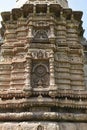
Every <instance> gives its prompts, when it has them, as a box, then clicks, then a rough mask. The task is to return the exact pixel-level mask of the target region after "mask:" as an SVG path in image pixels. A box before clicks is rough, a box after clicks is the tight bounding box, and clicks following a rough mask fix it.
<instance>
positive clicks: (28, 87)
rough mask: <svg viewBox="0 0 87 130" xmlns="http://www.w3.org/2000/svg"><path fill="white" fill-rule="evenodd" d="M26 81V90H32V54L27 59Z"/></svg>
mask: <svg viewBox="0 0 87 130" xmlns="http://www.w3.org/2000/svg"><path fill="white" fill-rule="evenodd" d="M26 60H27V61H26V67H25V72H26V81H25V88H24V90H31V54H30V53H28V56H27V58H26Z"/></svg>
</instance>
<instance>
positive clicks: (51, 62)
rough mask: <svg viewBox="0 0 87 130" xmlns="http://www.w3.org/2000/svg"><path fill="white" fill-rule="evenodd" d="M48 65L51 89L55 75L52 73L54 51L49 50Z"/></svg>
mask: <svg viewBox="0 0 87 130" xmlns="http://www.w3.org/2000/svg"><path fill="white" fill-rule="evenodd" d="M49 66H50V88H51V89H53V87H54V86H55V75H54V52H53V51H51V52H50V59H49Z"/></svg>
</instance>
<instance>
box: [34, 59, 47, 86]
mask: <svg viewBox="0 0 87 130" xmlns="http://www.w3.org/2000/svg"><path fill="white" fill-rule="evenodd" d="M32 66H33V67H32V73H31V77H32V79H31V84H32V87H33V88H38V87H39V88H40V87H47V86H49V63H48V61H38V60H34V61H33V62H32Z"/></svg>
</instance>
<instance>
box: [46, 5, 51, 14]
mask: <svg viewBox="0 0 87 130" xmlns="http://www.w3.org/2000/svg"><path fill="white" fill-rule="evenodd" d="M49 12H50V8H49V5H48V6H47V13H48V14H49Z"/></svg>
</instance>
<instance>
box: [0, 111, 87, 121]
mask: <svg viewBox="0 0 87 130" xmlns="http://www.w3.org/2000/svg"><path fill="white" fill-rule="evenodd" d="M33 120H34V121H35V120H36V121H41V120H42V121H48V120H49V121H71V122H87V114H73V113H56V112H41V113H40V112H37V113H36V112H33V113H32V112H21V113H0V121H8V122H9V121H33Z"/></svg>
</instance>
